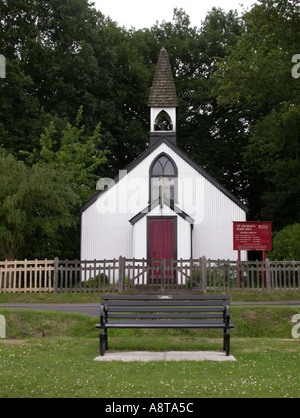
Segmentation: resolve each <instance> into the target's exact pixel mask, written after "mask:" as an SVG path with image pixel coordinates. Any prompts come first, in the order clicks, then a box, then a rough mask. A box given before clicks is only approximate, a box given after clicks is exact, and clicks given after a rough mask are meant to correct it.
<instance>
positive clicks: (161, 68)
mask: <svg viewBox="0 0 300 418" xmlns="http://www.w3.org/2000/svg"><path fill="white" fill-rule="evenodd" d="M148 106H149V107H150V121H151V132H150V145H153V144H154V143H155V142H156V141H158V140H159V139H160V138H161V137H167V138H168V139H169V140H170V141H171V142H173V143H174V144H175V145H176V110H177V107H178V100H177V94H176V88H175V83H174V79H173V75H172V69H171V65H170V61H169V57H168V53H167V51H166V49H165V48H164V47H163V48H162V49H161V50H160V53H159V57H158V62H157V66H156V70H155V74H154V78H153V83H152V87H151V91H150V97H149V101H148Z"/></svg>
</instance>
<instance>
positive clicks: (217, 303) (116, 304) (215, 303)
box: [104, 301, 224, 307]
mask: <svg viewBox="0 0 300 418" xmlns="http://www.w3.org/2000/svg"><path fill="white" fill-rule="evenodd" d="M104 304H105V305H106V306H108V307H110V306H121V307H122V306H153V307H160V306H168V305H170V306H189V307H190V306H197V307H198V306H199V303H197V302H195V303H191V302H188V301H185V302H172V301H156V302H143V303H141V302H135V301H132V302H127V301H126V302H106V303H105V302H104ZM223 305H224V303H223V302H222V301H220V302H219V301H217V302H201V305H200V306H218V307H220V306H221V307H223Z"/></svg>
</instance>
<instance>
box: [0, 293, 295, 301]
mask: <svg viewBox="0 0 300 418" xmlns="http://www.w3.org/2000/svg"><path fill="white" fill-rule="evenodd" d="M219 293H221V291H220V292H219ZM199 294H201V293H200V292H199ZM208 294H210V293H208ZM212 294H214V293H212ZM100 298H101V294H100V293H97V292H96V293H94V292H90V293H84V292H82V293H80V292H78V293H75V292H74V293H68V292H63V293H56V294H54V293H0V303H99V302H100ZM230 299H231V300H232V301H234V302H238V301H244V302H264V301H266V302H273V301H288V300H300V290H280V291H272V292H266V291H257V292H256V291H251V292H250V291H249V292H246V291H235V292H230Z"/></svg>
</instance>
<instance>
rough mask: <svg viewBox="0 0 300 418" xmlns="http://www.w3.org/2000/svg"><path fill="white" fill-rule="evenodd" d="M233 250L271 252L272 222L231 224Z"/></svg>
mask: <svg viewBox="0 0 300 418" xmlns="http://www.w3.org/2000/svg"><path fill="white" fill-rule="evenodd" d="M233 249H234V250H238V251H272V222H233Z"/></svg>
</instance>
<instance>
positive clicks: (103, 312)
mask: <svg viewBox="0 0 300 418" xmlns="http://www.w3.org/2000/svg"><path fill="white" fill-rule="evenodd" d="M105 319H106V315H105V309H104V306H103V305H100V326H101V327H102V326H103V325H104V324H105Z"/></svg>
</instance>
